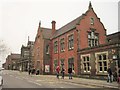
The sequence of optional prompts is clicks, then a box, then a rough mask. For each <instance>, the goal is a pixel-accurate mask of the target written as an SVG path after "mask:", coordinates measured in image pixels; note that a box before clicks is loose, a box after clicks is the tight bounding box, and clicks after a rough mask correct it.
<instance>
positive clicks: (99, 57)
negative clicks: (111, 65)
mask: <svg viewBox="0 0 120 90" xmlns="http://www.w3.org/2000/svg"><path fill="white" fill-rule="evenodd" d="M95 56H96V69H97V72H98V73H107V68H108V62H109V60H108V52H101V53H96V54H95Z"/></svg>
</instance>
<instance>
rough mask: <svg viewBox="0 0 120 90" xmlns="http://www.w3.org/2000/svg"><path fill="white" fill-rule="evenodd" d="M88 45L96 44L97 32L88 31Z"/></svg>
mask: <svg viewBox="0 0 120 90" xmlns="http://www.w3.org/2000/svg"><path fill="white" fill-rule="evenodd" d="M88 46H89V47H93V46H98V34H97V33H95V32H94V31H92V32H89V33H88Z"/></svg>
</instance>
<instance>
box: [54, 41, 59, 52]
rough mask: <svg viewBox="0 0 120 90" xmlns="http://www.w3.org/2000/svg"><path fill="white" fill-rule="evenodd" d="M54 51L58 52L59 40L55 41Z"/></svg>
mask: <svg viewBox="0 0 120 90" xmlns="http://www.w3.org/2000/svg"><path fill="white" fill-rule="evenodd" d="M54 53H58V41H55V42H54Z"/></svg>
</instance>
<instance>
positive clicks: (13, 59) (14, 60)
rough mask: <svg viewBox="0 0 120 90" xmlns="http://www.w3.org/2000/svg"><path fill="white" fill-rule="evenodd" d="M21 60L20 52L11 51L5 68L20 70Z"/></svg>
mask: <svg viewBox="0 0 120 90" xmlns="http://www.w3.org/2000/svg"><path fill="white" fill-rule="evenodd" d="M19 61H20V54H16V53H11V54H10V55H8V56H7V58H6V62H5V63H6V64H5V69H7V70H18V66H17V65H18V62H19Z"/></svg>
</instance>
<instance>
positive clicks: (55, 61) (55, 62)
mask: <svg viewBox="0 0 120 90" xmlns="http://www.w3.org/2000/svg"><path fill="white" fill-rule="evenodd" d="M57 65H58V61H57V60H54V72H55V71H56V67H57Z"/></svg>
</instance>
